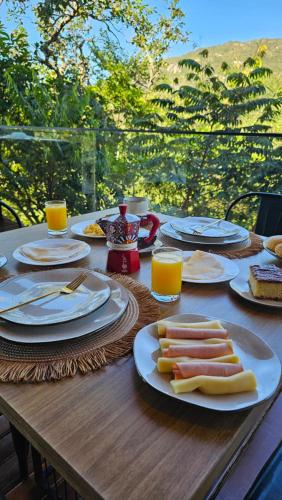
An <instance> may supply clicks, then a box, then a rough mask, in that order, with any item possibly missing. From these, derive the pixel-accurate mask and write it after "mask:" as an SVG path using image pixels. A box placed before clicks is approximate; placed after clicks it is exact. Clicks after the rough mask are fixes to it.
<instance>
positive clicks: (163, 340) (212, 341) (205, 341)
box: [159, 337, 233, 349]
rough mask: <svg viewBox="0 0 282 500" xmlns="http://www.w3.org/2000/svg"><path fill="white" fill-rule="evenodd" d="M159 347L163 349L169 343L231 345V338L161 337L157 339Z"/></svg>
mask: <svg viewBox="0 0 282 500" xmlns="http://www.w3.org/2000/svg"><path fill="white" fill-rule="evenodd" d="M159 343H160V348H161V349H164V348H166V347H169V346H170V345H183V344H184V345H207V344H227V345H229V346H230V347H232V346H233V341H232V340H231V339H199V340H196V339H167V338H166V337H162V338H160V339H159Z"/></svg>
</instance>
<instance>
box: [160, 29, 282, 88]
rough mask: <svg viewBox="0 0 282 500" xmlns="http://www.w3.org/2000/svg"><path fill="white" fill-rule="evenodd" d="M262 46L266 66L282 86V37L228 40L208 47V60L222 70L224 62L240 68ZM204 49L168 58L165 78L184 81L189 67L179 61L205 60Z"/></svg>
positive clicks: (276, 81)
mask: <svg viewBox="0 0 282 500" xmlns="http://www.w3.org/2000/svg"><path fill="white" fill-rule="evenodd" d="M261 46H264V47H265V48H266V54H265V56H264V66H267V67H269V68H270V69H272V71H273V77H274V80H275V84H276V85H275V86H278V85H279V86H282V81H281V80H282V38H261V39H259V40H250V41H248V42H227V43H223V44H222V45H214V46H212V47H207V49H208V51H209V57H208V61H209V62H210V64H211V65H212V66H214V67H215V69H216V70H220V67H221V64H222V63H223V62H227V63H228V64H229V65H230V66H231V67H232V68H234V69H236V68H237V69H239V68H240V67H241V66H242V63H243V62H244V61H245V60H246V59H247V58H248V57H253V56H255V55H256V53H257V50H258V48H259V47H261ZM202 50H203V48H200V49H196V50H194V51H192V52H187V53H186V54H183V55H181V56H177V57H171V58H169V59H167V61H166V62H167V67H166V70H165V73H164V75H163V77H164V78H165V80H166V81H170V82H171V81H172V80H173V79H174V78H176V77H177V78H178V79H179V81H180V83H183V82H184V81H185V74H186V73H187V68H179V66H178V62H179V61H181V60H182V59H195V60H196V61H201V60H202V61H203V59H202V57H201V56H200V52H201V51H202Z"/></svg>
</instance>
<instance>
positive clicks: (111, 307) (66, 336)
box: [0, 268, 128, 344]
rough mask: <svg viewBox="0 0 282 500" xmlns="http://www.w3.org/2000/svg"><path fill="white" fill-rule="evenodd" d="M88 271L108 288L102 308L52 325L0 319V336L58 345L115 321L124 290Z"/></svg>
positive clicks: (124, 297)
mask: <svg viewBox="0 0 282 500" xmlns="http://www.w3.org/2000/svg"><path fill="white" fill-rule="evenodd" d="M72 270H73V271H76V272H81V271H84V269H83V270H82V269H79V268H76V269H72ZM90 272H91V274H93V275H95V276H96V277H98V278H99V279H100V280H101V281H104V283H105V284H106V285H108V286H109V288H110V297H109V299H108V300H107V301H106V302H105V303H104V304H103V305H102V307H100V308H99V309H96V311H93V312H92V313H90V314H88V315H87V316H83V317H81V318H78V319H74V320H72V321H69V322H68V323H59V324H56V325H43V326H25V325H18V324H14V323H10V322H8V321H5V320H3V319H1V318H0V336H1V337H3V338H5V339H8V340H12V341H13V342H20V343H25V344H38V343H46V342H48V343H49V342H59V341H66V340H70V339H75V338H78V337H83V336H84V335H87V334H90V333H91V334H92V333H94V332H95V333H96V332H98V331H99V330H101V329H103V328H105V327H106V326H109V325H111V324H112V323H114V322H115V321H117V320H118V319H119V318H120V317H121V315H122V314H123V313H124V311H125V309H126V307H127V304H128V292H127V290H126V289H125V288H124V287H123V286H122V285H120V284H119V283H118V282H117V281H115V280H113V279H112V278H110V277H109V276H105V275H103V274H100V273H96V272H93V271H90Z"/></svg>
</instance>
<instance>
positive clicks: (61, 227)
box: [45, 201, 67, 232]
mask: <svg viewBox="0 0 282 500" xmlns="http://www.w3.org/2000/svg"><path fill="white" fill-rule="evenodd" d="M45 205H46V206H45V211H46V219H47V225H48V231H58V232H63V231H66V230H67V207H66V202H56V201H54V202H46V204H45Z"/></svg>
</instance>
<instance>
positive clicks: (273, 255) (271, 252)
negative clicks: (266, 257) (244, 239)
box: [262, 240, 282, 262]
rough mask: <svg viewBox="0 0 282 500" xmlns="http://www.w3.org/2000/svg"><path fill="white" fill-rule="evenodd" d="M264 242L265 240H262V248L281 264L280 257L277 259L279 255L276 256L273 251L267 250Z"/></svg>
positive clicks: (281, 259)
mask: <svg viewBox="0 0 282 500" xmlns="http://www.w3.org/2000/svg"><path fill="white" fill-rule="evenodd" d="M266 242H267V240H263V242H262V245H263V248H264V250H266V251H267V252H268V253H269V254H270V255H272V257H275V258H276V259H278V260H279V261H280V262H282V257H279V255H277V254H276V253H275V252H273V250H270V248H268V247H267V246H266Z"/></svg>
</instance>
